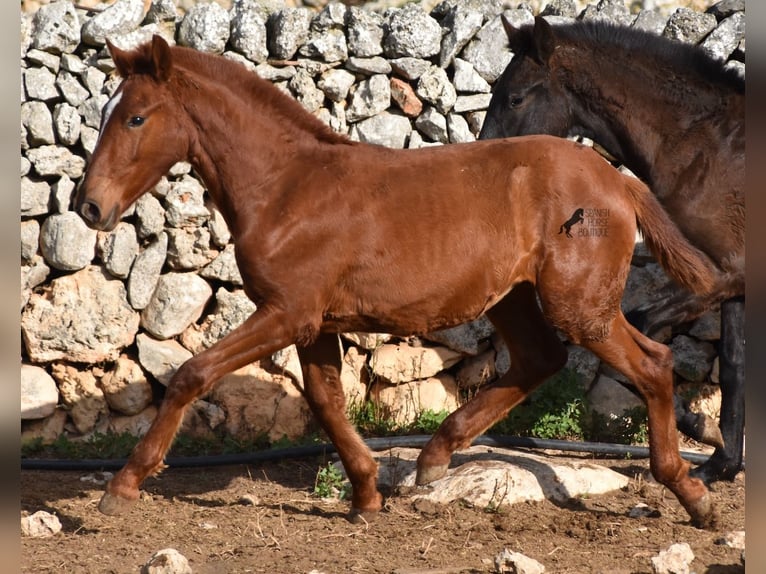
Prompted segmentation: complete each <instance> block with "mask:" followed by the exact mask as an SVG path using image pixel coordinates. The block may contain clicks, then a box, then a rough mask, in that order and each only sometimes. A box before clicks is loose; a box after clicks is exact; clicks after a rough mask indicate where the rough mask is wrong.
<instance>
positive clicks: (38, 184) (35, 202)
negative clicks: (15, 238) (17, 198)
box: [21, 177, 51, 217]
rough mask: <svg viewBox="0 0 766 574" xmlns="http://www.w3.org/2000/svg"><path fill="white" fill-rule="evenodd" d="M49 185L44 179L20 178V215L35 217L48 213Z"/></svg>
mask: <svg viewBox="0 0 766 574" xmlns="http://www.w3.org/2000/svg"><path fill="white" fill-rule="evenodd" d="M50 191H51V188H50V185H49V184H48V183H46V182H44V181H33V180H31V179H29V178H28V177H22V178H21V215H22V217H35V216H37V215H45V214H47V213H48V203H49V200H50Z"/></svg>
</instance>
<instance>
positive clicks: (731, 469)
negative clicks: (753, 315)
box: [691, 297, 745, 483]
mask: <svg viewBox="0 0 766 574" xmlns="http://www.w3.org/2000/svg"><path fill="white" fill-rule="evenodd" d="M744 333H745V302H744V299H743V298H741V297H740V298H736V299H729V300H728V301H724V302H723V303H721V352H720V355H719V357H720V361H721V365H720V373H719V378H720V385H721V421H720V427H721V434H723V440H724V445H723V447H722V448H716V450H715V452H714V453H713V455H712V456H711V457H710V459H709V460H707V461H706V462H705V463H703V464H702V465H700V466H698V467H697V468H695V469H693V470H692V472H691V474H692V476H696V477H698V478H701V479H702V480H703V481H705V482H706V483H710V482H712V481H714V480H733V479H734V477H735V476H736V475H737V473H738V472H739V470H740V468H741V467H742V457H743V449H744V429H745V340H744V339H745V337H744Z"/></svg>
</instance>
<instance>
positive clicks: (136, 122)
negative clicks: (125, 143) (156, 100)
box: [128, 116, 144, 128]
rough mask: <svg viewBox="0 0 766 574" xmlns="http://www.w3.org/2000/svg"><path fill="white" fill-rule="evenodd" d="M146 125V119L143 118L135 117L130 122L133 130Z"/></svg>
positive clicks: (129, 124)
mask: <svg viewBox="0 0 766 574" xmlns="http://www.w3.org/2000/svg"><path fill="white" fill-rule="evenodd" d="M142 125H144V118H143V117H141V116H133V117H132V118H130V119H129V120H128V126H130V127H131V128H137V127H140V126H142Z"/></svg>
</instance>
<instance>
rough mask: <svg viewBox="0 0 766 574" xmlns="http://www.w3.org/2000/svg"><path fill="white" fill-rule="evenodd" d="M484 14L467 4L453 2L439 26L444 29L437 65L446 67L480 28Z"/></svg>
mask: <svg viewBox="0 0 766 574" xmlns="http://www.w3.org/2000/svg"><path fill="white" fill-rule="evenodd" d="M483 22H484V15H483V14H482V13H481V12H478V11H476V10H473V9H472V8H471V7H470V6H469V5H468V4H465V3H463V4H455V5H454V6H453V7H452V8H450V9H449V10H448V11H447V14H446V15H445V16H444V18H442V21H441V26H442V29H443V30H445V31H446V34H445V35H444V37H443V38H442V42H441V50H440V52H439V66H440V67H442V68H446V67H447V66H449V65H450V64H452V62H453V59H454V58H455V56H457V54H459V53H460V51H461V50H462V49H463V48H464V47H465V45H466V44H467V43H468V42H469V41H470V40H471V38H473V36H474V34H476V32H478V31H479V30H480V29H481V25H482V24H483Z"/></svg>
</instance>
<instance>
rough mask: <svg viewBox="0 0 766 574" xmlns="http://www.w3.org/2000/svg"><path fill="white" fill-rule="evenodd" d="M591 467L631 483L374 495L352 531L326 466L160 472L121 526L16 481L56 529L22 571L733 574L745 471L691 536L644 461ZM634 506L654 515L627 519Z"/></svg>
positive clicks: (42, 476) (64, 490)
mask: <svg viewBox="0 0 766 574" xmlns="http://www.w3.org/2000/svg"><path fill="white" fill-rule="evenodd" d="M569 458H571V457H569ZM598 462H599V464H604V465H607V466H609V467H610V468H612V469H614V470H616V471H618V472H621V473H624V474H626V475H627V476H629V477H630V478H631V481H630V485H629V486H628V487H627V488H625V489H623V490H620V491H616V492H613V493H610V494H606V495H599V496H593V497H587V498H582V499H579V500H577V501H575V502H572V503H568V504H566V505H564V506H560V505H558V506H557V505H556V504H554V503H552V502H549V501H543V502H533V503H521V504H516V505H513V506H510V507H501V508H500V509H499V510H497V509H487V508H477V507H471V506H470V505H467V504H465V503H452V504H448V505H440V504H435V503H432V502H427V501H423V500H420V501H413V499H412V498H411V497H410V496H408V493H407V492H403V491H401V490H400V491H399V492H387V493H386V492H384V494H385V495H386V497H387V501H386V508H385V510H384V511H383V512H382V513H381V514H380V515H379V516H378V517H377V518H376V519H375V520H374V521H372V522H370V523H369V524H361V525H358V524H352V523H350V522H349V521H348V520H347V519H346V512H347V511H348V509H349V505H348V502H346V501H338V500H325V499H319V498H317V497H316V496H314V495H313V494H312V492H313V490H314V484H315V479H316V474H317V470H318V469H319V468H320V467H322V466H324V461H323V460H321V459H316V458H314V459H300V460H286V461H281V462H277V463H274V462H270V463H263V464H254V465H248V466H226V467H215V468H204V469H179V468H176V469H168V470H166V471H165V472H164V473H163V474H162V475H160V476H159V477H157V478H152V479H148V480H147V481H146V482H145V483H144V485H143V488H144V490H143V494H142V498H141V499H140V500H139V501H138V502H137V503H136V505H135V506H134V507H133V509H132V510H131V511H130V512H129V513H127V514H126V515H123V516H120V517H109V516H104V515H102V514H100V513H99V512H98V510H97V508H96V507H97V504H98V500H99V498H100V496H101V489H102V487H101V486H98V485H95V484H93V483H91V482H85V481H83V480H81V479H82V478H83V477H84V476H86V475H92V473H89V472H75V471H55V472H54V471H38V470H35V471H28V470H25V471H22V472H21V509H22V513H25V512H28V513H30V514H31V513H34V512H36V511H38V510H46V511H48V512H52V513H55V514H56V515H57V516H58V517H59V519H60V521H61V523H62V525H63V530H62V532H60V533H59V534H57V535H55V536H53V537H50V538H23V539H22V540H21V559H22V562H21V565H22V568H21V571H22V572H29V573H32V572H34V573H41V572H67V573H81V572H82V573H88V574H91V573H123V572H125V573H127V572H131V573H136V572H139V571H140V568H141V566H142V565H143V564H145V563H146V562H147V561H148V560H149V558H150V557H151V556H152V555H153V554H154V553H155V552H156V551H158V550H161V549H164V548H168V547H170V548H175V549H176V550H178V551H179V552H181V553H182V554H183V555H184V556H186V558H187V559H188V560H189V563H190V565H191V567H192V569H193V572H194V573H195V574H203V573H227V574H228V573H240V572H243V573H244V572H268V573H277V574H278V573H290V574H294V573H303V574H308V573H312V572H313V573H314V574H319V573H324V574H337V573H367V572H385V573H393V574H460V573H462V574H469V573H479V572H496V569H495V565H494V558H495V556H497V555H498V554H499V553H500V552H502V551H503V550H504V549H509V550H512V551H515V552H521V553H523V554H525V555H527V556H529V557H531V558H534V559H535V560H537V561H539V562H540V563H542V564H543V565H544V566H545V568H546V572H549V573H551V572H552V573H570V572H571V573H578V574H582V573H596V572H598V573H607V572H608V573H611V574H628V573H651V572H652V571H653V570H652V562H651V558H652V557H654V556H656V555H657V554H658V553H659V552H661V551H663V550H666V549H667V548H668V547H669V546H670V545H671V544H673V543H676V542H686V543H688V544H689V545H690V546H691V548H692V551H693V552H694V555H695V559H694V561H693V562H692V564H691V571H692V572H696V573H697V574H734V573H741V572H744V565H743V562H742V560H743V552H742V550H738V549H735V548H731V547H728V546H726V545H723V544H720V543H719V539H720V538H722V537H723V536H724V535H726V534H728V533H730V532H732V531H740V530H741V531H744V530H745V476H744V472H741V473H740V474H739V475H738V476H737V478H736V479H735V480H734V481H733V482H719V483H716V484H714V485H713V488H712V490H713V495H714V498H715V500H716V503H717V505H718V509H719V512H720V515H721V519H720V523H719V526H718V528H717V529H716V530H715V531H706V530H699V529H697V528H694V527H693V526H691V525H690V524H689V521H688V516H687V515H686V513H685V512H684V510H683V508H682V507H681V506H680V505H679V504H678V502H677V501H676V499H675V498H674V497H673V495H672V494H670V493H669V492H667V491H666V490H665V489H664V488H662V487H661V486H660V485H658V484H657V483H656V482H654V481H653V480H652V479H651V476H650V475H649V473H648V462H647V461H644V460H632V461H631V460H602V461H598ZM243 497H245V498H247V500H248V501H250V502H245V500H244V499H243ZM252 501H254V502H255V504H254V505H253V504H252ZM641 502H643V503H645V504H647V505H648V506H649V507H650V509H652V510H653V512H652V513H651V514H650V515H649V516H644V517H639V518H633V517H630V516H629V514H628V513H629V512H630V510H631V509H632V508H634V507H635V506H636V505H637V504H638V503H641Z"/></svg>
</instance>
